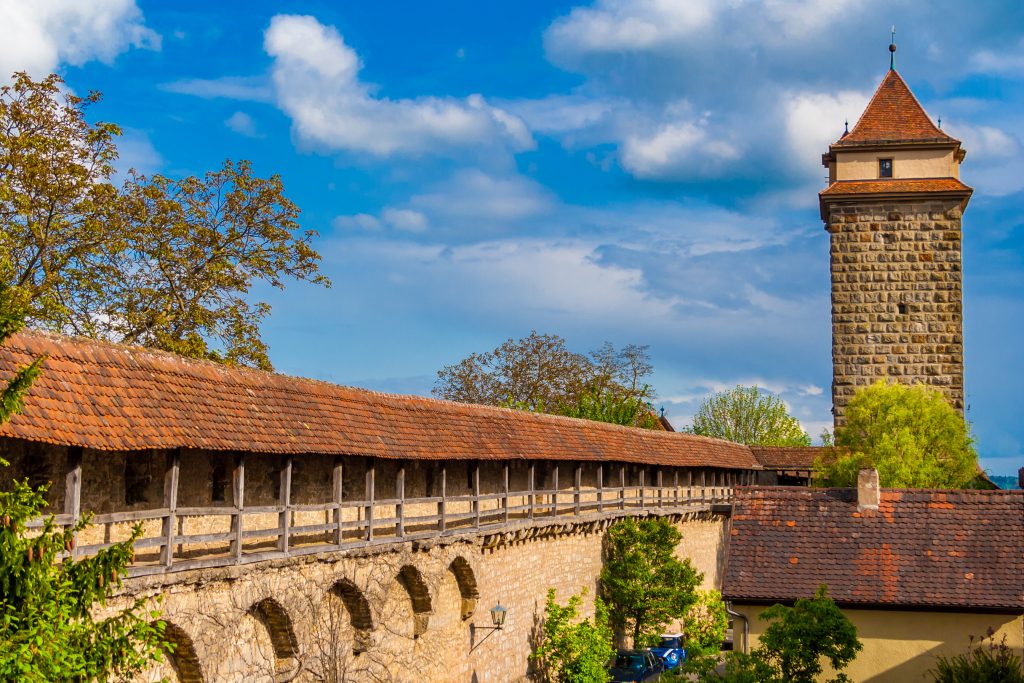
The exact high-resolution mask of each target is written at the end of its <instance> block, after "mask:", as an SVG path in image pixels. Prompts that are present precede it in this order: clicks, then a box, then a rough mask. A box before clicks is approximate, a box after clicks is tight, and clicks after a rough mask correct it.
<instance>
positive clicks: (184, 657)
mask: <svg viewBox="0 0 1024 683" xmlns="http://www.w3.org/2000/svg"><path fill="white" fill-rule="evenodd" d="M163 625H164V640H165V641H166V642H167V643H169V644H170V645H171V647H170V648H168V649H167V650H165V651H164V657H165V658H166V660H167V663H168V664H169V665H170V667H171V669H173V670H174V673H175V675H176V676H177V678H178V681H180V683H204V680H205V679H204V678H203V668H202V666H200V664H199V657H198V656H197V655H196V647H195V645H194V644H193V643H192V638H191V637H190V636H189V635H188V634H187V633H185V629H183V628H181V627H180V626H178V625H177V624H175V623H172V622H170V621H166V620H165V621H163Z"/></svg>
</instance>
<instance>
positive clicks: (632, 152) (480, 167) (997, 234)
mask: <svg viewBox="0 0 1024 683" xmlns="http://www.w3.org/2000/svg"><path fill="white" fill-rule="evenodd" d="M891 24H895V25H896V26H897V31H898V33H897V43H898V44H899V52H898V53H897V68H898V69H899V70H900V72H901V73H902V74H903V76H904V77H905V78H906V80H907V81H908V82H909V84H910V86H911V88H912V89H913V90H914V92H915V93H916V94H917V96H918V98H919V99H920V100H921V102H922V104H923V105H924V106H925V108H926V110H928V112H929V113H930V114H932V116H933V117H941V118H942V121H943V128H944V129H945V130H947V131H948V132H949V133H950V134H952V135H954V136H956V137H959V138H960V139H962V140H963V141H964V146H965V148H966V149H967V152H968V155H967V160H966V162H965V164H964V166H963V169H962V172H963V179H964V180H965V182H967V183H968V184H970V185H972V186H973V187H974V188H975V194H974V198H973V199H972V201H971V205H970V206H969V208H968V211H967V213H966V217H965V221H964V271H965V273H964V290H965V344H966V360H967V377H966V384H967V394H968V403H969V404H970V407H969V412H968V419H969V420H970V421H971V422H972V423H973V427H974V431H975V434H976V436H977V439H978V445H979V450H980V452H981V454H982V457H983V464H984V465H985V466H986V467H987V468H988V469H990V470H991V471H992V472H993V473H996V474H1011V473H1014V472H1015V471H1016V468H1017V467H1019V466H1021V465H1024V421H1022V419H1021V417H1022V410H1021V407H1020V406H1021V400H1020V397H1019V394H1020V392H1021V388H1020V385H1021V381H1022V379H1024V352H1022V351H1021V349H1022V348H1024V258H1022V253H1024V249H1022V248H1024V215H1022V214H1024V204H1022V201H1021V200H1022V197H1024V194H1022V191H1024V160H1022V154H1024V147H1022V144H1021V141H1022V137H1021V136H1022V133H1021V130H1022V128H1024V126H1022V124H1024V120H1022V119H1024V117H1022V115H1021V112H1022V111H1024V88H1022V85H1024V5H1022V4H1020V3H1016V2H1006V3H999V2H976V3H970V4H969V3H963V2H956V1H950V0H933V1H931V2H906V1H904V2H900V1H896V2H893V1H887V2H881V1H873V0H859V1H856V2H854V1H849V2H847V1H843V0H799V1H794V2H755V1H753V0H750V1H746V2H741V1H738V0H737V1H736V2H720V1H718V0H687V2H670V1H668V0H661V1H657V0H637V1H635V2H625V1H623V0H596V2H590V3H571V2H551V1H545V2H524V1H519V2H515V3H496V2H479V1H477V2H468V1H467V2H454V1H453V2H432V3H425V2H390V1H386V0H375V1H374V2H326V1H324V2H302V1H296V2H288V3H270V2H246V3H244V4H243V3H234V2H218V3H209V2H203V3H200V2H176V3H164V2H138V3H135V2H133V1H132V0H89V1H86V0H80V1H77V2H76V1H72V0H49V1H43V0H40V1H39V2H17V1H15V0H0V68H2V69H3V71H4V72H11V71H14V70H16V69H27V70H29V71H30V72H32V73H33V74H35V75H44V74H45V73H48V72H50V71H58V72H59V73H61V74H62V75H63V76H64V77H65V78H66V80H67V82H68V84H69V86H70V87H71V88H72V89H73V90H75V91H76V92H85V91H88V90H100V91H102V92H103V93H104V96H105V99H104V101H103V103H102V104H100V105H99V106H97V107H96V108H95V116H96V117H97V118H101V119H105V120H111V121H115V122H117V123H119V124H121V125H122V126H123V127H124V129H125V135H124V137H123V139H122V141H121V144H120V149H121V153H122V158H121V162H120V163H121V167H122V168H123V169H127V168H129V167H135V168H137V169H139V170H141V171H143V172H146V173H152V172H159V173H164V174H167V175H175V176H177V175H183V174H194V173H202V172H203V171H205V170H208V169H212V168H214V167H216V166H218V165H219V164H220V163H221V162H222V160H223V159H225V158H233V159H239V158H246V159H250V160H252V162H253V164H254V166H255V168H256V170H257V172H259V173H261V174H264V175H269V174H272V173H279V174H280V175H281V176H282V178H283V180H284V183H285V187H286V190H287V192H288V194H289V196H290V197H291V198H292V199H293V200H295V201H296V202H297V203H298V204H299V206H300V207H301V208H302V210H303V217H302V223H303V226H304V227H306V228H311V229H316V230H318V231H319V233H320V237H319V238H318V240H317V247H318V249H319V250H320V252H321V253H322V254H323V257H324V260H323V270H324V271H325V272H326V273H327V274H328V275H329V276H330V277H331V279H332V280H333V282H334V286H333V288H331V289H329V290H323V289H318V288H314V287H308V286H305V285H295V286H291V287H288V288H287V289H286V290H285V291H284V292H277V291H263V290H259V291H257V292H255V294H256V295H257V296H261V297H266V298H267V299H268V300H269V301H270V302H271V303H272V304H273V306H274V313H273V315H272V317H271V318H270V320H269V322H268V324H267V326H266V328H265V334H266V338H267V340H268V341H269V343H270V345H271V357H272V359H273V361H274V363H275V365H276V367H277V368H278V370H280V371H282V372H286V373H289V374H295V375H304V376H311V377H320V378H323V379H327V380H330V381H335V382H339V383H345V384H354V385H358V386H365V387H370V388H376V389H383V390H388V391H399V392H407V393H428V392H429V390H430V388H431V386H432V385H433V380H434V373H435V372H436V370H437V369H438V368H439V367H441V366H442V365H445V364H448V363H452V362H455V361H457V360H459V359H460V358H462V357H464V356H466V355H467V354H469V353H471V352H472V351H478V350H486V349H490V348H493V347H494V346H496V345H498V344H499V343H500V342H501V341H503V340H504V339H506V338H509V337H517V338H518V337H521V336H524V335H526V334H528V333H529V331H530V330H531V329H537V330H539V331H543V332H550V333H556V334H560V335H562V336H564V337H565V338H566V339H567V340H568V342H569V345H570V346H571V347H572V348H575V349H577V350H581V351H583V350H588V349H592V348H596V347H597V346H598V345H599V344H600V343H601V342H603V341H605V340H608V341H611V342H613V343H615V344H616V345H622V344H627V343H640V344H649V345H650V351H651V355H652V357H653V360H654V364H655V368H656V371H655V374H654V377H653V384H654V386H655V388H656V389H657V391H658V394H659V399H658V401H657V403H658V405H663V406H664V407H665V409H666V412H667V414H668V415H669V416H670V418H671V419H672V420H673V421H674V422H676V423H678V424H686V423H687V421H688V420H689V416H690V415H691V414H692V413H693V411H694V410H695V408H696V406H697V404H698V403H699V401H700V399H701V398H702V397H703V396H704V395H705V394H706V393H707V392H708V391H709V390H712V389H720V388H725V387H729V386H732V385H734V384H737V383H754V382H756V383H758V384H759V385H761V386H763V387H766V388H769V389H771V390H773V391H776V392H778V393H779V394H780V395H781V396H782V397H783V399H785V401H786V402H787V403H788V404H789V405H790V406H791V408H792V410H793V412H794V413H795V414H796V415H797V416H798V417H799V418H800V419H801V421H802V422H803V423H804V425H805V427H806V428H807V429H808V430H809V431H810V432H811V433H812V434H814V435H817V434H818V433H819V432H820V431H821V429H822V428H823V427H825V426H828V425H830V415H829V407H830V397H829V384H830V382H831V359H830V329H829V281H828V239H827V234H826V233H825V231H824V230H823V228H822V224H821V221H820V218H819V217H818V210H817V192H818V191H819V190H821V189H822V188H823V187H824V169H822V168H821V166H820V155H821V153H822V152H824V151H825V150H826V148H827V145H828V143H829V141H831V140H833V139H835V138H836V137H837V136H838V135H839V133H840V132H841V131H842V127H843V121H844V120H845V119H849V120H850V122H851V125H852V123H853V122H854V121H855V120H856V118H857V117H858V116H859V114H860V112H861V110H862V109H863V106H864V104H865V103H866V101H867V99H868V97H869V96H870V94H871V93H872V92H873V90H874V88H875V86H876V85H877V84H878V82H879V81H880V80H881V78H882V77H883V76H884V73H885V70H886V68H887V67H888V52H887V50H886V46H887V44H888V41H889V27H890V25H891Z"/></svg>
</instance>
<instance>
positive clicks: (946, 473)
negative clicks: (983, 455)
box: [815, 382, 978, 488]
mask: <svg viewBox="0 0 1024 683" xmlns="http://www.w3.org/2000/svg"><path fill="white" fill-rule="evenodd" d="M835 445H836V450H835V453H834V455H835V457H834V459H833V460H832V462H827V463H826V462H824V461H823V460H822V459H819V461H818V462H817V463H816V465H815V473H816V476H815V478H816V481H817V482H818V483H820V484H823V485H826V486H855V485H856V482H857V472H858V471H859V470H861V469H864V468H869V467H873V468H875V469H877V470H878V477H879V481H880V483H881V485H882V486H886V487H894V488H964V487H966V486H968V485H969V484H970V483H971V482H972V481H973V480H974V478H975V476H976V475H977V473H978V455H977V453H976V452H975V450H974V445H973V442H972V439H971V436H970V433H969V432H968V429H967V423H966V422H964V419H963V417H961V416H960V414H959V413H958V412H956V411H955V410H954V409H953V408H952V406H950V405H949V403H948V402H947V401H946V399H945V398H944V397H943V396H942V394H941V393H940V392H939V391H937V390H935V389H932V388H930V387H926V386H924V385H921V384H915V385H913V386H907V385H905V384H888V383H886V382H876V383H875V384H872V385H871V386H869V387H865V388H863V389H861V390H859V391H858V392H857V393H856V394H854V396H853V397H852V398H851V399H850V402H849V403H848V404H847V406H846V423H845V424H843V425H840V426H838V427H837V428H836V432H835Z"/></svg>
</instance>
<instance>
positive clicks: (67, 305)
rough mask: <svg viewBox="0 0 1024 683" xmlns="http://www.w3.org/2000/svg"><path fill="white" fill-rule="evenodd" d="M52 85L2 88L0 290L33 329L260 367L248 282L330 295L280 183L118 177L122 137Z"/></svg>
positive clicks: (228, 170)
mask: <svg viewBox="0 0 1024 683" xmlns="http://www.w3.org/2000/svg"><path fill="white" fill-rule="evenodd" d="M61 86H62V81H61V79H60V78H59V77H57V76H55V75H51V76H49V77H48V78H45V79H43V80H42V81H33V80H32V79H31V78H29V77H28V76H27V75H26V74H24V73H19V74H15V75H14V83H13V85H9V86H4V87H2V88H0V264H2V267H0V283H2V284H5V285H8V286H13V287H17V288H19V289H20V290H21V291H23V292H24V293H25V294H26V296H27V303H28V308H27V311H26V312H27V319H28V322H29V324H30V325H32V326H37V327H44V328H47V329H51V330H56V331H62V332H67V331H70V332H73V333H75V334H79V335H85V336H91V337H102V338H105V339H110V340H113V341H118V342H127V343H133V344H142V345H146V346H151V347H155V348H162V349H165V350H169V351H174V352H176V353H182V354H185V355H189V356H193V357H200V358H210V359H213V360H218V361H222V362H227V363H235V364H242V365H252V366H257V367H262V368H269V367H270V362H269V359H268V357H267V348H266V345H265V344H264V343H263V341H262V340H261V338H260V330H259V326H260V323H261V322H262V320H263V319H264V318H265V317H266V316H267V314H268V313H269V310H270V309H269V306H268V305H267V304H266V303H264V302H259V301H255V302H253V301H252V300H251V297H250V296H249V294H250V292H251V289H252V288H253V286H254V285H255V284H257V283H265V284H270V285H272V286H274V287H278V288H282V287H283V286H284V281H285V279H293V280H305V281H309V282H313V283H317V284H323V285H329V282H328V281H327V279H326V278H325V277H324V276H323V275H322V274H320V272H319V267H318V262H319V259H320V256H319V254H317V253H316V251H315V250H314V249H313V248H312V247H311V246H310V242H311V240H312V238H313V237H314V235H315V233H314V232H312V231H305V232H303V231H301V230H300V229H299V225H298V215H299V210H298V208H297V207H296V206H295V204H294V203H293V202H291V201H290V200H289V199H288V198H287V197H286V196H285V195H284V188H283V186H282V184H281V179H280V177H278V176H276V175H275V176H271V177H270V178H259V177H257V176H255V175H254V174H253V171H252V168H251V166H250V165H249V164H248V163H247V162H239V163H233V162H230V161H228V162H225V164H224V165H223V167H222V168H221V169H220V170H217V171H213V172H210V173H207V174H205V175H204V176H202V177H189V178H185V179H183V180H173V179H170V178H166V177H163V176H160V175H155V176H153V177H149V178H147V177H145V176H142V175H139V174H136V173H134V172H131V173H129V174H128V177H127V179H126V180H125V181H124V183H123V184H122V185H121V186H117V185H116V184H115V182H114V180H115V169H114V162H115V161H116V160H117V145H116V138H117V136H118V135H120V132H121V131H120V129H119V128H118V127H117V126H116V125H114V124H112V123H105V122H97V123H90V122H89V121H88V120H87V118H86V114H87V112H88V109H89V107H90V106H91V105H93V104H95V103H96V102H98V101H99V99H100V96H99V94H98V93H90V94H89V95H88V96H87V97H84V98H83V97H77V96H75V95H71V94H69V93H68V92H67V91H66V90H64V89H63V88H62V87H61Z"/></svg>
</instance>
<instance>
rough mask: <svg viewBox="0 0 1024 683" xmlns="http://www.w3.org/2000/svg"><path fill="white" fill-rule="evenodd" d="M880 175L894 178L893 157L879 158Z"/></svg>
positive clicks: (880, 176)
mask: <svg viewBox="0 0 1024 683" xmlns="http://www.w3.org/2000/svg"><path fill="white" fill-rule="evenodd" d="M878 177H879V178H892V159H879V160H878Z"/></svg>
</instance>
